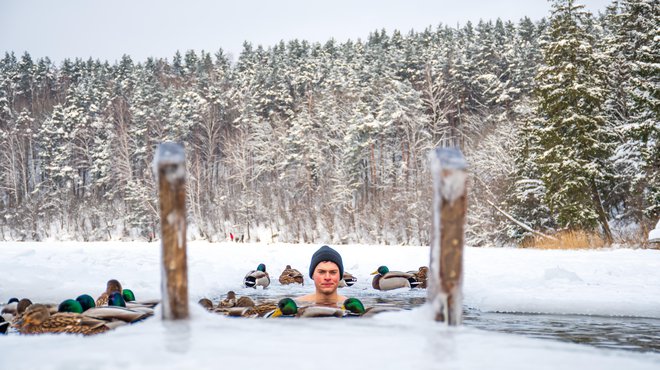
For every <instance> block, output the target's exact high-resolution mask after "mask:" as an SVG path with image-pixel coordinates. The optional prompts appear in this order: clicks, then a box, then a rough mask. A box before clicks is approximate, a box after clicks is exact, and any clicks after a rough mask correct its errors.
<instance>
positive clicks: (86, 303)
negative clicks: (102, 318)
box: [76, 294, 96, 312]
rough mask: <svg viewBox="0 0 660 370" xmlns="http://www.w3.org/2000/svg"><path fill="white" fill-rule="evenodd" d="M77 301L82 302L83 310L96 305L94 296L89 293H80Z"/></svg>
mask: <svg viewBox="0 0 660 370" xmlns="http://www.w3.org/2000/svg"><path fill="white" fill-rule="evenodd" d="M76 301H78V303H80V306H81V307H82V310H83V312H85V311H87V310H89V309H90V308H93V307H96V302H94V298H92V296H91V295H89V294H81V295H79V296H78V297H76Z"/></svg>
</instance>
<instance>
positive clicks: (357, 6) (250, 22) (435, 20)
mask: <svg viewBox="0 0 660 370" xmlns="http://www.w3.org/2000/svg"><path fill="white" fill-rule="evenodd" d="M578 2H581V3H584V4H585V5H586V6H587V9H589V10H590V11H592V12H593V13H597V12H598V11H603V10H604V9H605V6H606V5H607V4H608V3H610V0H578ZM549 12H550V3H548V2H547V1H546V0H401V1H395V0H332V1H321V0H263V1H256V0H234V1H222V0H218V1H205V0H185V1H174V0H160V1H147V0H144V1H140V0H110V1H95V0H59V1H58V0H0V52H2V55H4V53H5V52H7V51H13V52H14V53H16V55H17V57H19V56H20V55H22V54H23V53H24V52H25V51H28V52H29V53H30V55H31V56H32V58H33V59H37V58H40V57H45V56H48V57H50V58H51V59H52V60H53V61H54V62H56V63H58V64H59V63H60V62H61V61H62V60H63V59H64V58H67V57H68V58H76V57H80V58H84V59H87V58H89V57H92V58H94V59H101V60H108V61H110V62H114V61H115V60H118V59H120V58H121V56H122V55H123V54H128V55H130V56H131V57H132V58H133V60H135V61H142V60H145V59H146V58H147V57H149V56H153V57H159V58H168V59H170V60H171V58H172V56H173V55H174V53H175V52H176V51H177V50H181V51H182V52H185V51H186V50H189V49H194V50H196V51H200V50H205V51H208V52H211V53H214V52H216V51H217V50H218V49H219V48H222V49H223V50H225V51H226V52H228V53H230V54H232V55H233V56H234V59H235V58H236V57H237V56H238V54H239V53H240V51H241V50H242V45H243V41H245V40H247V41H250V42H251V43H252V44H253V45H255V46H256V45H258V44H261V45H264V46H271V45H274V44H275V43H277V42H279V41H280V40H285V41H287V40H291V39H294V38H298V39H306V40H309V41H313V42H314V41H319V42H325V41H327V40H329V39H330V38H334V39H335V40H337V41H339V42H344V41H346V40H347V39H353V40H356V39H358V38H361V39H363V40H364V39H366V37H367V36H368V35H369V32H371V31H373V30H376V29H381V28H384V29H386V30H387V31H388V33H390V34H391V31H392V30H394V29H398V30H400V31H402V32H403V33H407V32H408V31H410V30H411V29H414V30H415V31H421V30H423V29H424V28H426V27H428V26H434V27H435V26H437V25H438V24H440V23H442V24H447V25H450V26H456V25H457V24H461V25H463V24H465V23H466V22H467V21H468V20H470V21H472V22H478V21H479V19H496V18H498V17H500V18H502V19H511V20H513V21H517V20H519V19H520V18H522V17H523V16H528V17H530V18H532V19H533V20H538V19H540V18H542V17H547V16H548V15H549V14H550V13H549Z"/></svg>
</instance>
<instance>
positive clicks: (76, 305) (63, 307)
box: [57, 299, 83, 313]
mask: <svg viewBox="0 0 660 370" xmlns="http://www.w3.org/2000/svg"><path fill="white" fill-rule="evenodd" d="M57 312H72V313H82V312H83V307H82V305H81V304H80V302H78V301H76V300H75V299H67V300H64V301H62V303H60V305H59V306H57Z"/></svg>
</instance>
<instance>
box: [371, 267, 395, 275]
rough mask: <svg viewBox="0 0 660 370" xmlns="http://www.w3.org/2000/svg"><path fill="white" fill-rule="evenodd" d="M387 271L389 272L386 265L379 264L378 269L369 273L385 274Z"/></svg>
mask: <svg viewBox="0 0 660 370" xmlns="http://www.w3.org/2000/svg"><path fill="white" fill-rule="evenodd" d="M388 272H390V269H388V268H387V266H380V267H379V268H378V270H376V271H374V272H372V273H371V275H376V274H380V275H385V274H387V273H388Z"/></svg>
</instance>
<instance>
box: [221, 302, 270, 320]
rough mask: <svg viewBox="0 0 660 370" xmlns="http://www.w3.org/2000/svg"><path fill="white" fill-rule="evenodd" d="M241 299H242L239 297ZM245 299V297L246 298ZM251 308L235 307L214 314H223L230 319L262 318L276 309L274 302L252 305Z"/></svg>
mask: <svg viewBox="0 0 660 370" xmlns="http://www.w3.org/2000/svg"><path fill="white" fill-rule="evenodd" d="M241 298H243V297H241ZM246 298H247V297H246ZM252 304H253V305H252V306H238V305H237V306H235V307H231V308H225V309H222V310H218V309H216V312H223V313H225V314H227V316H232V317H239V316H240V317H264V316H266V315H267V314H268V313H269V312H272V311H274V310H275V309H276V308H277V303H275V302H264V303H259V304H254V302H253V303H252Z"/></svg>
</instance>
